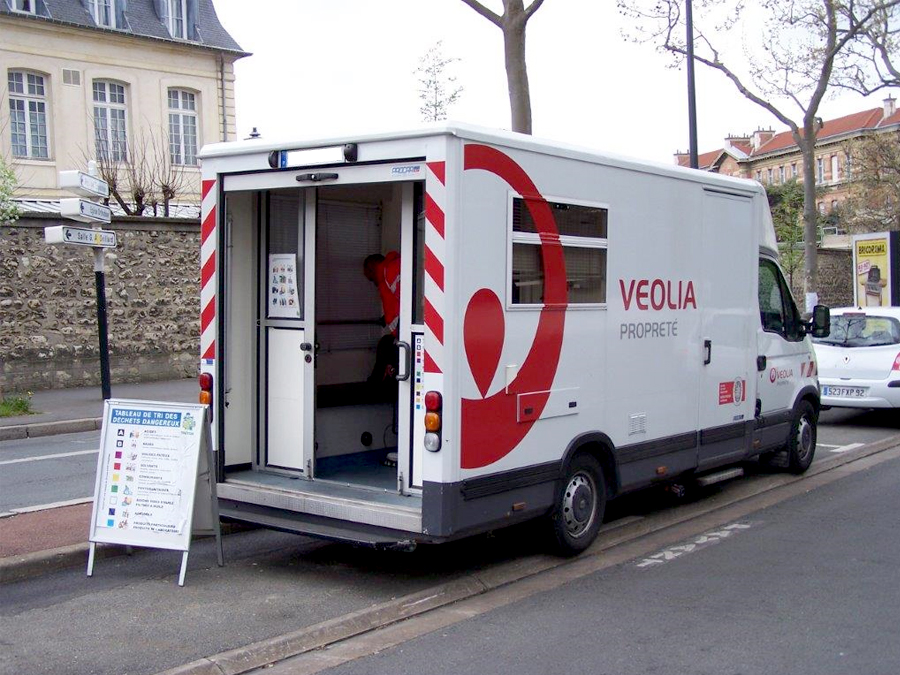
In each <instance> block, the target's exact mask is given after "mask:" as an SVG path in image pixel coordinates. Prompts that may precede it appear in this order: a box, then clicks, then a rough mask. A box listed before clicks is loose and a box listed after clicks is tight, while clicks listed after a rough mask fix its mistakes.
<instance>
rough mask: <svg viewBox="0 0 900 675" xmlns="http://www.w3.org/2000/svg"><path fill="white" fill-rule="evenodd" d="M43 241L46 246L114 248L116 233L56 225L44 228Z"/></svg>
mask: <svg viewBox="0 0 900 675" xmlns="http://www.w3.org/2000/svg"><path fill="white" fill-rule="evenodd" d="M44 241H46V242H47V243H48V244H76V245H78V246H99V247H101V248H115V247H116V233H115V232H113V231H112V230H91V229H89V228H86V227H69V226H68V225H57V226H56V227H45V228H44Z"/></svg>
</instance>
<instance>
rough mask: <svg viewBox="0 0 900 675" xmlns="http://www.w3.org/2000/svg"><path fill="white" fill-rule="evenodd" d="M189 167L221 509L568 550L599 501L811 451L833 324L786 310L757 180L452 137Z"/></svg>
mask: <svg viewBox="0 0 900 675" xmlns="http://www.w3.org/2000/svg"><path fill="white" fill-rule="evenodd" d="M201 157H202V160H203V167H202V176H203V208H202V228H201V229H202V234H201V238H202V245H201V248H202V253H201V258H202V260H201V266H202V290H201V297H202V308H201V332H202V336H201V351H202V354H201V388H202V389H203V392H202V400H204V401H207V402H211V403H212V408H213V412H214V416H213V424H214V436H215V448H216V451H217V455H218V465H219V466H218V472H217V473H218V476H217V478H218V485H217V490H218V497H219V511H220V513H221V514H222V515H223V516H227V517H230V518H234V519H237V520H241V521H249V522H253V523H258V524H262V525H264V526H268V527H272V528H278V529H284V530H289V531H296V532H302V533H307V534H311V535H317V536H321V537H328V538H334V539H339V540H350V541H355V542H364V543H368V544H372V545H397V544H402V543H410V544H412V543H415V542H442V541H447V540H450V539H454V538H457V537H462V536H466V535H470V534H474V533H477V532H484V531H488V530H491V529H497V528H499V527H503V526H506V525H510V524H512V523H516V522H519V521H522V520H525V519H529V518H537V517H546V518H547V523H548V531H549V532H551V533H552V535H553V536H552V539H553V541H554V542H555V544H556V545H557V547H558V549H559V550H560V551H562V552H564V553H576V552H578V551H581V550H583V549H584V548H586V547H587V546H588V545H589V544H590V543H591V542H592V541H593V539H594V538H595V536H596V534H597V530H598V528H599V527H600V524H601V522H602V519H603V512H604V506H605V503H606V500H608V499H611V498H614V497H617V496H619V495H622V494H624V493H627V492H631V491H634V490H637V489H640V488H644V487H647V486H650V485H653V484H657V483H665V482H670V483H678V482H681V481H684V480H687V479H688V478H690V477H696V476H700V477H705V480H706V481H707V482H709V481H713V480H715V479H716V478H717V477H722V476H725V475H732V473H727V474H726V473H722V468H723V467H730V466H732V465H735V464H736V463H739V462H741V461H743V460H747V459H750V458H753V457H755V456H759V455H763V456H764V458H765V459H768V460H770V461H772V462H774V463H776V464H779V463H780V465H781V466H783V467H785V468H787V469H789V470H792V471H796V472H801V471H804V470H805V469H806V468H807V467H808V466H809V464H810V462H811V461H812V457H813V453H814V451H815V443H816V423H817V418H818V411H819V390H818V382H817V373H816V363H815V357H814V354H813V350H812V348H811V346H810V342H809V339H808V338H807V337H806V334H807V333H808V332H809V333H812V332H816V333H823V332H825V331H827V322H828V321H827V318H828V317H827V309H826V308H824V307H817V308H816V311H815V312H814V318H813V319H812V320H811V321H809V322H804V321H803V320H802V319H801V316H800V314H799V313H798V311H797V308H796V306H795V304H794V301H793V300H792V298H791V295H790V291H789V290H788V286H787V284H786V283H785V281H784V277H783V275H782V273H781V271H780V270H779V267H778V263H777V260H776V259H777V247H776V241H775V235H774V230H773V227H772V221H771V218H770V215H769V210H768V204H767V201H766V195H765V192H764V190H763V188H762V187H761V186H760V185H759V184H757V183H754V182H750V181H746V180H738V179H734V178H729V177H723V176H719V175H715V174H710V173H705V172H700V171H692V170H686V169H681V168H678V167H667V166H662V165H657V164H651V163H644V162H639V161H634V160H629V159H623V158H619V157H613V156H607V155H602V154H597V153H595V152H592V151H588V150H585V149H581V148H576V147H570V146H566V145H559V144H553V143H548V142H543V141H539V140H536V139H534V138H531V137H528V136H522V135H518V134H511V133H503V132H493V131H488V130H484V129H479V128H475V127H470V126H463V125H448V126H442V127H438V128H431V129H423V130H417V131H411V132H407V133H392V134H381V135H367V136H360V137H358V138H338V139H330V140H321V141H295V142H284V143H282V142H277V143H273V142H268V141H264V140H261V139H253V140H247V141H241V142H234V143H222V144H216V145H210V146H207V147H206V148H204V150H203V152H202V154H201ZM389 251H396V252H398V253H399V254H400V260H401V277H400V278H401V283H400V286H401V291H400V300H401V308H400V322H399V329H398V334H397V337H396V348H397V350H398V352H397V359H398V367H397V372H396V380H397V385H396V388H395V390H394V393H391V394H390V395H389V396H388V397H387V398H385V397H384V396H380V395H378V394H377V393H375V392H373V390H372V388H371V387H370V386H367V384H366V380H367V377H368V376H369V373H370V372H371V370H372V365H373V362H374V361H375V347H376V344H377V343H378V341H379V338H380V337H381V335H382V334H383V330H384V329H383V328H381V327H380V326H379V322H378V317H379V316H380V315H381V305H380V302H379V297H378V294H377V292H376V289H375V288H374V287H373V286H372V285H371V284H370V283H369V282H368V281H366V279H365V278H364V277H363V273H362V267H363V260H364V259H365V258H366V257H367V256H368V255H369V254H371V253H386V252H389ZM394 458H395V459H394Z"/></svg>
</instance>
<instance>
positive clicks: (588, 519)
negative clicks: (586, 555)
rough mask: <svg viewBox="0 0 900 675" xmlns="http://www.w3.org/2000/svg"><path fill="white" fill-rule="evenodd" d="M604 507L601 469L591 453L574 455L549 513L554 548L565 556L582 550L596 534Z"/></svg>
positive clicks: (601, 522)
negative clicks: (554, 504)
mask: <svg viewBox="0 0 900 675" xmlns="http://www.w3.org/2000/svg"><path fill="white" fill-rule="evenodd" d="M605 509H606V482H605V481H604V479H603V469H602V468H600V464H599V463H598V462H597V460H596V459H594V458H593V457H592V456H591V455H586V454H582V455H576V456H575V457H574V458H573V459H572V461H571V462H570V463H569V467H568V470H567V471H566V477H565V479H564V481H563V485H562V489H561V490H560V493H559V497H558V498H557V502H556V506H555V507H554V509H553V512H552V513H551V515H550V525H551V532H552V535H553V537H552V541H553V548H554V550H555V551H556V552H557V553H559V554H560V555H565V556H571V555H577V554H578V553H581V552H582V551H584V550H585V549H586V548H587V547H588V546H590V545H591V544H592V543H593V541H594V539H596V538H597V532H598V531H599V530H600V525H602V524H603V512H604V511H605Z"/></svg>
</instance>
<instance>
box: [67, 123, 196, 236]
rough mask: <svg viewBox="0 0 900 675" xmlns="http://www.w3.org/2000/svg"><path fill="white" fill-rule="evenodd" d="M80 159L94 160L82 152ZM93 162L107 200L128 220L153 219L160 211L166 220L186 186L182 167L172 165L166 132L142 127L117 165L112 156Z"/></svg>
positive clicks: (99, 156) (103, 155)
mask: <svg viewBox="0 0 900 675" xmlns="http://www.w3.org/2000/svg"><path fill="white" fill-rule="evenodd" d="M93 150H96V148H93ZM83 159H84V162H85V164H86V163H87V161H88V160H89V159H93V158H92V157H91V155H90V154H89V153H87V152H85V153H84V157H83ZM96 162H97V170H98V173H99V174H100V178H102V179H103V180H105V181H106V182H107V183H108V184H109V194H110V199H111V200H115V202H116V203H117V204H118V205H119V207H120V208H121V209H122V211H123V212H125V214H126V215H129V216H140V215H143V214H144V213H145V212H147V211H148V210H150V211H151V212H152V215H154V216H155V215H158V210H159V208H160V207H162V215H163V216H165V217H167V218H168V217H169V215H170V207H171V204H172V202H173V201H174V200H175V199H176V197H177V196H178V195H179V194H181V192H182V190H183V189H184V187H185V185H186V184H187V176H186V174H185V172H184V167H182V166H180V165H177V164H173V163H172V161H171V157H170V153H169V137H168V134H167V133H166V132H165V130H161V131H154V130H153V129H152V128H150V127H144V128H143V129H141V131H140V132H139V134H138V135H137V137H136V139H135V140H134V141H132V142H131V143H129V145H128V151H127V155H126V157H125V158H124V159H120V160H119V161H116V160H115V159H113V157H112V156H111V153H109V152H103V151H100V152H97V154H96Z"/></svg>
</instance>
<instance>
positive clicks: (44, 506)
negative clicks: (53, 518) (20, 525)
mask: <svg viewBox="0 0 900 675" xmlns="http://www.w3.org/2000/svg"><path fill="white" fill-rule="evenodd" d="M92 501H94V498H93V497H81V498H79V499H67V500H66V501H64V502H53V503H52V504H37V505H35V506H23V507H21V508H18V509H10V510H9V511H4V512H3V513H0V518H9V517H10V516H16V515H19V514H20V513H32V512H33V511H46V510H47V509H58V508H60V507H62V506H78V505H79V504H89V503H90V502H92Z"/></svg>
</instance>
